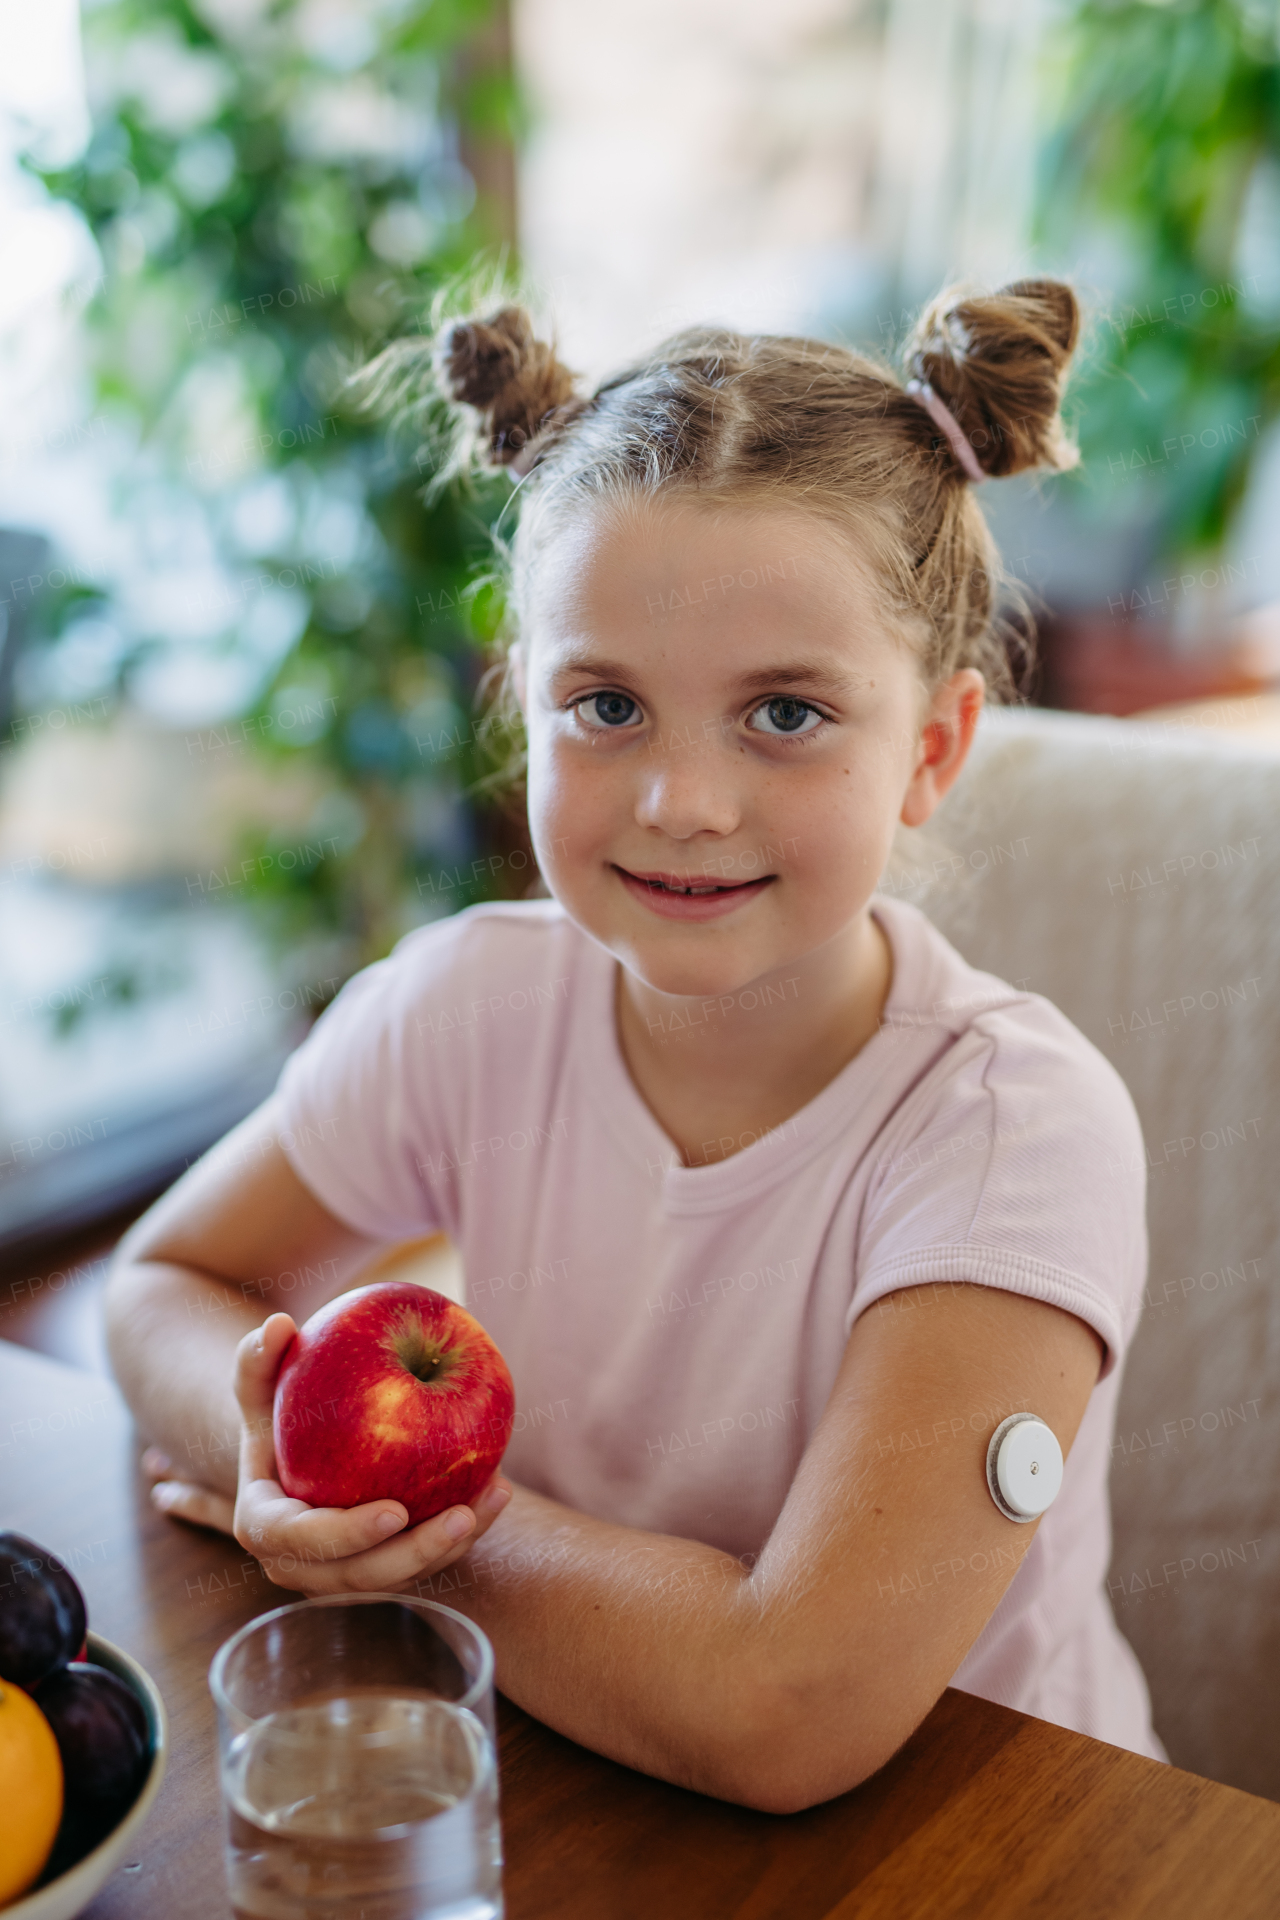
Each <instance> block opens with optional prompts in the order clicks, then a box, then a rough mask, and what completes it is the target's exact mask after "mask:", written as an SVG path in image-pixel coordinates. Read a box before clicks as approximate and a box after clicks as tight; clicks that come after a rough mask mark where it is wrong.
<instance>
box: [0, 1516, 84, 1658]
mask: <svg viewBox="0 0 1280 1920" xmlns="http://www.w3.org/2000/svg"><path fill="white" fill-rule="evenodd" d="M85 1624H86V1621H85V1607H84V1595H83V1594H82V1593H81V1591H80V1589H79V1587H78V1586H77V1585H76V1583H75V1581H74V1580H73V1579H72V1578H71V1575H70V1574H69V1573H68V1572H67V1569H66V1568H65V1567H64V1566H63V1564H62V1562H61V1560H59V1559H58V1557H57V1555H56V1554H53V1553H50V1552H49V1551H48V1549H47V1548H46V1547H38V1546H37V1545H36V1543H35V1541H34V1540H27V1539H25V1538H24V1537H23V1535H22V1534H20V1533H0V1680H12V1681H13V1682H14V1683H15V1685H17V1686H19V1687H25V1688H26V1690H27V1692H28V1693H32V1692H34V1691H35V1689H36V1688H37V1687H38V1686H39V1685H40V1683H41V1681H42V1680H47V1679H48V1678H49V1676H50V1674H52V1673H56V1672H57V1670H58V1668H59V1667H65V1666H66V1664H67V1662H68V1661H69V1660H74V1659H75V1657H76V1655H77V1653H79V1652H80V1650H81V1648H82V1647H83V1645H84V1636H85Z"/></svg>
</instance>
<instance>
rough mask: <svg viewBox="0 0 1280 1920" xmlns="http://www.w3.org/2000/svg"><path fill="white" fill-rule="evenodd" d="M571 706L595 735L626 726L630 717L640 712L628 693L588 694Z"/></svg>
mask: <svg viewBox="0 0 1280 1920" xmlns="http://www.w3.org/2000/svg"><path fill="white" fill-rule="evenodd" d="M573 704H574V705H575V707H576V708H577V709H578V713H579V715H580V716H581V718H582V720H583V722H584V724H585V725H586V726H588V727H591V728H593V729H594V730H595V731H596V732H597V733H601V732H604V731H605V729H607V728H613V729H614V730H616V729H617V728H619V727H625V726H628V725H629V724H630V722H631V719H632V716H633V715H635V714H638V713H639V711H640V709H639V707H638V706H637V705H636V703H635V701H634V700H633V699H632V698H631V695H630V694H629V693H589V694H588V695H587V696H586V698H585V699H584V700H575V701H574V703H573Z"/></svg>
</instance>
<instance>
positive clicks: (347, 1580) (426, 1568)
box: [308, 1507, 476, 1593]
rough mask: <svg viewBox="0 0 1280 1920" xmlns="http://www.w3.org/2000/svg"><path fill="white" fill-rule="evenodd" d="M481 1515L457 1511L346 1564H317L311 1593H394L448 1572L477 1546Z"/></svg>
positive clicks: (313, 1566)
mask: <svg viewBox="0 0 1280 1920" xmlns="http://www.w3.org/2000/svg"><path fill="white" fill-rule="evenodd" d="M475 1538H476V1522H475V1515H474V1514H473V1513H472V1511H471V1509H470V1508H469V1507H451V1508H449V1510H448V1511H447V1512H446V1513H438V1514H436V1515H435V1517H434V1518H433V1519H431V1520H424V1521H422V1523H421V1524H420V1525H419V1526H416V1527H410V1528H407V1529H406V1531H405V1532H403V1533H400V1534H396V1535H394V1536H393V1537H392V1538H391V1539H390V1540H388V1541H387V1542H386V1543H385V1545H383V1546H380V1547H371V1548H370V1549H369V1550H368V1551H367V1552H365V1553H358V1554H353V1555H351V1556H350V1557H349V1558H347V1559H344V1560H324V1559H320V1560H318V1561H315V1560H313V1561H311V1562H310V1563H309V1565H308V1571H309V1573H310V1574H311V1575H312V1584H310V1585H309V1586H308V1592H323V1593H345V1592H355V1593H367V1592H373V1593H389V1592H392V1591H394V1590H395V1589H396V1588H399V1587H404V1586H408V1585H411V1584H412V1583H413V1582H414V1581H418V1580H426V1579H428V1578H429V1577H430V1576H431V1575H432V1574H435V1573H442V1572H443V1571H444V1569H445V1568H446V1567H451V1566H452V1565H453V1563H454V1561H455V1560H460V1559H461V1558H462V1556H463V1554H464V1553H466V1551H467V1550H468V1548H469V1547H471V1546H472V1545H473V1544H474V1541H475Z"/></svg>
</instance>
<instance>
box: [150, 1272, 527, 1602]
mask: <svg viewBox="0 0 1280 1920" xmlns="http://www.w3.org/2000/svg"><path fill="white" fill-rule="evenodd" d="M419 1291H420V1290H419ZM297 1334H298V1328H297V1327H296V1326H295V1325H294V1323H293V1321H292V1320H291V1319H290V1317H289V1315H288V1314H287V1313H273V1314H271V1315H270V1317H269V1318H268V1319H267V1320H266V1321H265V1322H264V1323H263V1325H262V1326H261V1327H259V1328H258V1329H257V1331H256V1332H254V1333H248V1334H246V1335H245V1337H244V1339H243V1340H242V1341H241V1342H240V1345H239V1347H238V1348H237V1351H236V1398H237V1400H238V1401H239V1404H240V1413H241V1426H240V1476H239V1485H238V1488H237V1492H236V1503H235V1513H234V1518H233V1523H232V1529H231V1530H232V1532H233V1533H234V1535H235V1538H236V1539H237V1540H238V1541H239V1542H240V1545H241V1546H242V1547H244V1548H245V1549H246V1550H247V1551H248V1552H250V1553H252V1554H253V1555H254V1556H255V1557H256V1558H257V1559H258V1560H259V1561H260V1562H261V1563H262V1568H263V1571H264V1573H265V1574H266V1575H267V1578H268V1579H269V1580H271V1581H273V1582H274V1583H275V1584H276V1585H277V1586H282V1587H287V1588H289V1589H290V1590H291V1591H293V1592H295V1593H306V1594H323V1593H361V1592H383V1593H390V1592H396V1591H399V1590H401V1589H406V1588H407V1589H412V1588H414V1587H415V1586H416V1584H417V1583H419V1582H421V1581H422V1580H424V1579H426V1578H428V1577H429V1576H431V1575H432V1574H435V1573H439V1572H441V1571H443V1569H444V1568H446V1567H448V1566H451V1565H452V1564H453V1562H454V1561H455V1560H458V1559H459V1558H461V1556H462V1555H463V1554H464V1553H466V1552H467V1551H468V1550H469V1549H470V1548H471V1547H472V1546H474V1545H475V1543H476V1541H477V1540H479V1539H480V1537H481V1535H482V1534H484V1533H486V1532H487V1531H488V1529H489V1527H491V1526H492V1524H493V1522H494V1521H495V1520H496V1519H497V1517H498V1515H499V1514H500V1513H501V1512H502V1511H503V1509H504V1508H505V1506H506V1504H507V1502H508V1501H509V1500H510V1499H511V1497H512V1488H511V1484H510V1482H509V1481H506V1480H504V1479H502V1478H501V1476H500V1475H495V1476H494V1477H493V1478H492V1479H491V1480H490V1481H489V1483H488V1485H487V1486H486V1487H484V1489H483V1491H482V1492H480V1493H479V1495H478V1496H477V1497H475V1498H474V1499H473V1500H472V1502H471V1504H470V1505H469V1506H456V1507H450V1508H448V1509H447V1510H446V1511H444V1512H442V1513H438V1514H437V1515H436V1516H435V1517H434V1518H433V1519H430V1520H424V1521H422V1522H420V1523H419V1524H418V1525H417V1526H407V1525H406V1522H407V1520H408V1517H409V1516H408V1513H407V1511H406V1508H405V1506H404V1504H403V1503H402V1502H397V1501H395V1500H373V1501H369V1502H366V1503H365V1504H364V1505H362V1506H355V1507H350V1508H345V1509H344V1508H340V1507H314V1506H310V1505H308V1504H307V1502H306V1501H304V1500H299V1499H293V1498H290V1497H289V1496H288V1495H287V1494H286V1493H285V1491H284V1489H283V1488H282V1487H281V1485H280V1483H279V1480H278V1479H277V1477H276V1476H277V1467H276V1459H275V1448H274V1444H273V1440H272V1414H273V1401H274V1396H275V1385H276V1376H277V1374H278V1372H279V1370H280V1364H281V1361H282V1359H283V1358H284V1356H285V1354H286V1352H287V1351H288V1349H289V1348H290V1346H291V1345H292V1343H293V1341H294V1339H295V1338H296V1336H297ZM170 1510H171V1511H173V1512H174V1513H175V1514H178V1515H181V1514H182V1512H183V1509H182V1506H181V1505H180V1504H175V1505H174V1506H173V1507H172V1508H171V1509H170Z"/></svg>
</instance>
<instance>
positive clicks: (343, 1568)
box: [236, 1481, 476, 1593]
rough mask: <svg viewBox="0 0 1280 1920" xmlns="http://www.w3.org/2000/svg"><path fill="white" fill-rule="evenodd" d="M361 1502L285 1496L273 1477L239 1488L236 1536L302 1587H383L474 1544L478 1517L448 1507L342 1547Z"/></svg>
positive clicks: (278, 1577) (270, 1573) (419, 1575)
mask: <svg viewBox="0 0 1280 1920" xmlns="http://www.w3.org/2000/svg"><path fill="white" fill-rule="evenodd" d="M359 1512H360V1509H359V1508H352V1509H350V1510H348V1511H343V1510H342V1509H340V1508H333V1507H329V1508H326V1507H307V1506H305V1505H304V1504H303V1503H302V1502H301V1501H298V1500H288V1499H287V1498H285V1497H284V1496H283V1495H282V1494H281V1493H280V1489H279V1488H278V1487H277V1486H275V1485H274V1484H273V1483H270V1482H266V1481H259V1482H256V1483H255V1484H254V1485H252V1486H250V1487H247V1488H245V1489H243V1490H242V1492H241V1495H240V1499H239V1501H238V1503H237V1508H236V1538H237V1539H238V1540H239V1542H240V1544H241V1545H242V1546H243V1547H246V1548H247V1549H248V1551H249V1552H251V1553H253V1554H255V1555H256V1556H257V1558H258V1559H259V1560H260V1561H261V1562H262V1567H263V1570H264V1572H265V1573H266V1575H267V1577H268V1579H270V1580H274V1581H275V1582H276V1584H277V1585H279V1586H288V1587H293V1588H295V1589H296V1590H298V1591H300V1592H305V1593H353V1592H354V1593H358V1592H384V1591H390V1590H391V1589H392V1588H395V1587H399V1586H403V1585H405V1584H406V1583H410V1582H412V1581H414V1580H421V1579H425V1578H427V1577H428V1576H429V1575H430V1574H433V1573H439V1572H441V1571H443V1569H444V1568H445V1567H448V1566H452V1564H453V1562H454V1561H455V1560H457V1559H460V1558H461V1556H462V1555H463V1554H464V1553H465V1552H466V1551H467V1549H468V1547H469V1546H471V1544H472V1542H473V1540H474V1539H475V1537H476V1518H475V1515H474V1514H473V1513H472V1511H471V1509H470V1508H469V1507H451V1508H449V1510H448V1511H447V1512H445V1513H440V1514H437V1515H436V1516H435V1517H434V1518H433V1519H431V1520H424V1521H423V1522H422V1523H421V1525H419V1526H417V1527H412V1528H410V1529H409V1530H408V1531H406V1532H404V1533H401V1534H398V1535H396V1536H395V1537H394V1538H392V1539H390V1540H389V1541H387V1542H386V1544H385V1545H382V1546H378V1547H371V1548H368V1549H366V1550H365V1551H363V1552H361V1551H354V1552H351V1553H343V1552H342V1551H340V1545H341V1543H342V1542H343V1541H344V1540H346V1539H347V1538H349V1535H348V1534H347V1533H346V1531H345V1530H344V1525H343V1523H344V1522H349V1521H350V1520H351V1518H352V1515H353V1514H358V1513H359Z"/></svg>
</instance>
